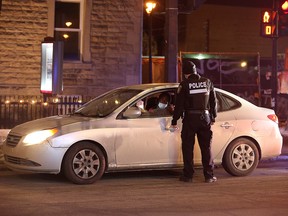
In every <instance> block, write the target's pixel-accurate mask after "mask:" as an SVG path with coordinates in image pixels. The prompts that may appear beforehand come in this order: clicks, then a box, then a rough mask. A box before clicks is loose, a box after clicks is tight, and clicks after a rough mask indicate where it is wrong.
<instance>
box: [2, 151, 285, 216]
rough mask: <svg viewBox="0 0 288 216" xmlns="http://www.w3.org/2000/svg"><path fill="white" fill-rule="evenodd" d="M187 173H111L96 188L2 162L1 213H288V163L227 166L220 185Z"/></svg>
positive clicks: (221, 172)
mask: <svg viewBox="0 0 288 216" xmlns="http://www.w3.org/2000/svg"><path fill="white" fill-rule="evenodd" d="M180 173H181V171H180V170H178V171H153V172H152V171H151V172H132V173H113V174H106V175H104V178H103V179H101V180H100V181H98V182H96V183H95V184H92V185H75V184H71V183H70V182H68V181H67V180H66V179H64V178H63V177H62V176H60V175H46V174H45V175H44V174H19V173H15V172H12V171H10V170H8V169H6V168H5V167H4V165H3V163H2V164H1V163H0V194H1V196H0V197H1V202H0V212H1V213H0V214H1V216H6V215H7V216H8V215H9V216H13V215H17V216H18V215H22V216H25V215H27V216H28V215H29V216H32V215H42V216H46V215H56V214H60V215H120V216H121V215H141V216H142V215H167V216H170V215H171V216H172V215H212V214H213V215H216V216H217V215H255V216H257V215H278V216H279V215H287V212H288V206H287V194H288V181H287V179H288V160H287V158H286V156H284V157H281V159H273V160H268V161H264V162H261V163H260V164H259V166H258V168H257V169H256V170H255V171H254V172H253V173H252V175H250V176H246V177H232V176H230V175H228V174H227V173H226V172H225V171H224V169H223V168H222V167H218V168H217V169H216V170H215V175H216V176H217V177H218V181H217V182H216V183H212V184H207V183H204V182H203V181H204V179H203V176H202V170H201V169H197V170H196V176H195V178H194V179H193V183H183V182H180V181H178V176H179V175H180Z"/></svg>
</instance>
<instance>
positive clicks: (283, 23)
mask: <svg viewBox="0 0 288 216" xmlns="http://www.w3.org/2000/svg"><path fill="white" fill-rule="evenodd" d="M278 14H279V19H278V35H279V36H280V37H281V36H288V1H283V0H282V1H280V2H279V10H278Z"/></svg>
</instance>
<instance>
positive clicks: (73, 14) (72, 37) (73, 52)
mask: <svg viewBox="0 0 288 216" xmlns="http://www.w3.org/2000/svg"><path fill="white" fill-rule="evenodd" d="M80 8H81V4H80V2H70V1H56V2H55V32H54V38H55V39H56V40H62V41H64V60H80V56H81V52H80V49H81V43H80V42H81V16H80Z"/></svg>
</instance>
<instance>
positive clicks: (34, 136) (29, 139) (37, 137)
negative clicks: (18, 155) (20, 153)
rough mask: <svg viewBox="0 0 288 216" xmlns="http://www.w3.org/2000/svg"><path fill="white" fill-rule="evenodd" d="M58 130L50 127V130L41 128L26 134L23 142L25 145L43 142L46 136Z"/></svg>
mask: <svg viewBox="0 0 288 216" xmlns="http://www.w3.org/2000/svg"><path fill="white" fill-rule="evenodd" d="M57 132H58V130H57V129H51V130H42V131H35V132H32V133H30V134H28V135H26V137H25V138H24V140H23V143H25V144H27V145H34V144H38V143H41V142H43V141H44V140H46V139H47V138H49V137H51V136H53V135H54V134H56V133H57Z"/></svg>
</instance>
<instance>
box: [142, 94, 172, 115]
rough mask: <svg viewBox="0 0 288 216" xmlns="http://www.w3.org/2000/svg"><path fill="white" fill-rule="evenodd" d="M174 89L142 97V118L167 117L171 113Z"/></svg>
mask: <svg viewBox="0 0 288 216" xmlns="http://www.w3.org/2000/svg"><path fill="white" fill-rule="evenodd" d="M174 101H175V91H171V90H170V91H161V92H156V93H153V94H151V95H148V96H147V97H146V98H145V99H144V104H145V105H144V108H145V112H143V113H142V115H141V117H142V118H158V117H169V116H172V115H173V112H174V106H175V103H174Z"/></svg>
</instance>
